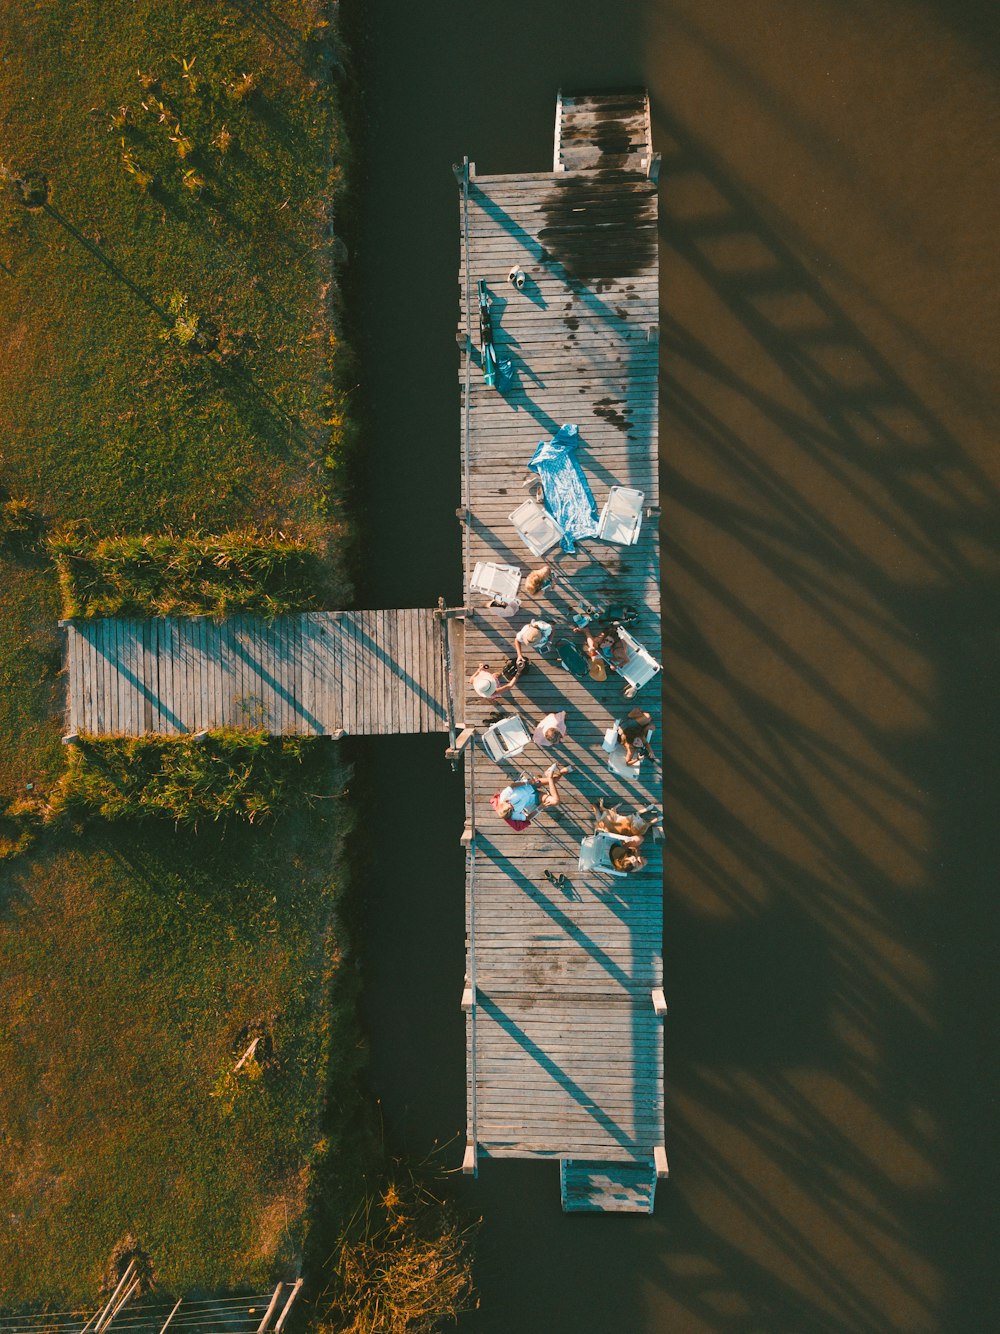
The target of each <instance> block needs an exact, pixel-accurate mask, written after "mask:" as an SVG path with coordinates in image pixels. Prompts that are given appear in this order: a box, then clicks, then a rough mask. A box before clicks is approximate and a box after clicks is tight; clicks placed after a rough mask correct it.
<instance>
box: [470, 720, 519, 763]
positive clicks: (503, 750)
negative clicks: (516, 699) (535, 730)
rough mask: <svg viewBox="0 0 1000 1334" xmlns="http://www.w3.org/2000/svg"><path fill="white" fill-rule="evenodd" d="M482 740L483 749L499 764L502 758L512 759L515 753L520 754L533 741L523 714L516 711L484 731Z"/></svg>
mask: <svg viewBox="0 0 1000 1334" xmlns="http://www.w3.org/2000/svg"><path fill="white" fill-rule="evenodd" d="M481 740H482V743H483V750H485V751H486V754H487V755H488V756H489V757H490V759H491V760H493V761H494V763H496V764H499V763H500V762H501V761H502V760H512V759H513V758H514V756H515V755H520V753H521V751H522V750H524V748H525V746H527V745H528V743H529V742H530V741H531V733H530V732H529V731H528V729H527V728H526V727H525V725H524V722H523V721H522V719H521V715H520V714H519V713H515V714H512V715H511V716H510V717H509V718H501V719H500V721H499V722H497V723H493V725H492V726H491V727H488V728H487V729H486V731H485V732H484V733H483V735H482V738H481Z"/></svg>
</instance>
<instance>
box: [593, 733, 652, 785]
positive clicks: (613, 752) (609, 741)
mask: <svg viewBox="0 0 1000 1334" xmlns="http://www.w3.org/2000/svg"><path fill="white" fill-rule="evenodd" d="M621 725H622V720H621V719H620V718H616V719H615V721H614V722H613V723H612V724H611V726H610V727H609V728H608V730H607V731H606V732H605V733H604V740H603V741H602V742H601V749H602V750H603V751H604V752H605V754H606V755H607V757H608V768H609V769H610V770H611V772H612V773H613V774H615V775H617V777H619V778H624V779H625V780H626V781H632V782H634V781H635V779H637V778H638V777H639V768H640V765H641V764H642V761H641V760H640V761H639V764H628V763H627V762H626V759H625V747H624V746H623V745H622V743H621V741H620V740H619V738H618V729H619V727H621Z"/></svg>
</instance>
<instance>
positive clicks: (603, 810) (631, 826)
mask: <svg viewBox="0 0 1000 1334" xmlns="http://www.w3.org/2000/svg"><path fill="white" fill-rule="evenodd" d="M592 810H593V812H594V817H595V820H594V830H595V832H597V831H599V830H603V832H604V833H607V834H616V835H617V836H618V837H624V838H628V839H631V840H633V841H634V842H635V844H636V845H638V844H639V843H641V842H642V840H643V839H644V838H645V837H646V835H647V834H648V833H649V832H650V830H652V831H653V837H654V838H656V836H657V832H658V831H659V830H660V819H661V817H660V809H659V807H658V806H644V807H643V808H642V810H641V811H636V813H635V814H634V815H622V813H621V811H619V809H618V807H617V806H605V804H604V798H603V797H601V798H600V800H599V801H598V802H596V803H595V804H594V805H593V807H592Z"/></svg>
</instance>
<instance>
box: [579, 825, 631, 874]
mask: <svg viewBox="0 0 1000 1334" xmlns="http://www.w3.org/2000/svg"><path fill="white" fill-rule="evenodd" d="M628 841H629V840H628V838H627V837H626V836H625V835H624V834H609V833H607V831H606V830H603V829H599V830H598V831H597V833H596V834H588V835H587V837H586V838H582V839H581V840H580V863H579V869H580V870H581V871H598V872H599V873H600V874H601V875H618V876H624V875H628V871H619V870H618V869H617V868H616V867H615V865H614V864H613V863H612V861H611V847H612V844H614V843H627V842H628Z"/></svg>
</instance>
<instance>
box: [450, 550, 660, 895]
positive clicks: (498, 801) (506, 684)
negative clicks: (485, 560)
mask: <svg viewBox="0 0 1000 1334" xmlns="http://www.w3.org/2000/svg"><path fill="white" fill-rule="evenodd" d="M551 580H552V572H551V569H550V567H549V566H542V567H541V569H540V570H534V571H532V572H531V573H530V574H529V575H528V576H527V577H526V578H525V581H524V585H523V587H524V591H525V592H526V593H527V594H528V596H529V597H537V596H538V594H539V593H540V592H541V591H542V590H543V589H544V588H546V587H547V586H548V584H549V583H550V582H551ZM491 605H492V606H493V608H494V609H495V610H496V611H498V612H499V614H500V615H502V616H504V617H512V616H514V615H515V614H516V613H517V612H518V611H519V610H520V605H521V604H520V601H519V600H515V601H501V600H496V601H494V603H493V604H491ZM632 615H634V612H632ZM552 630H553V627H552V625H551V624H550V623H549V622H548V621H545V620H542V619H540V618H533V619H531V620H529V621H528V622H527V623H526V624H525V625H523V626H522V627H521V628H520V630H518V631H517V633H516V634H515V635H514V640H513V648H514V654H513V656H512V657H510V658H508V659H507V660H506V661H505V662H504V663H503V665H502V666H501V667H500V668H499V669H498V670H494V669H493V668H492V667H491V666H490V665H489V664H488V663H485V662H481V663H479V665H478V666H477V667H476V669H475V671H474V672H473V673H472V675H471V676H470V678H469V685H470V687H471V688H472V690H473V691H474V692H475V693H476V694H477V695H479V696H480V697H481V698H483V699H492V698H495V697H496V696H498V695H502V694H505V693H506V692H508V691H510V690H512V689H513V688H514V686H515V685H516V684H517V682H518V681H519V680H520V678H521V676H522V675H523V674H524V672H525V671H526V670H527V668H528V651H529V650H532V651H534V652H536V653H542V654H544V653H545V652H546V651H547V650H548V648H549V646H550V642H551V639H552ZM584 653H585V654H586V655H587V657H588V658H589V659H590V660H591V675H592V676H593V677H595V678H596V679H599V680H603V679H604V678H605V675H606V669H607V667H611V668H612V669H615V668H617V667H618V666H620V665H621V663H623V662H624V661H625V660H626V658H627V648H626V646H625V644H624V643H623V641H622V640H621V638H620V636H619V635H618V631H617V628H616V627H615V626H614V625H603V624H601V623H600V622H598V623H595V624H593V625H589V626H587V627H586V629H585V631H584ZM653 730H654V724H653V716H652V714H650V713H649V712H647V710H645V709H632V710H631V711H630V712H629V713H628V715H627V717H626V718H625V719H624V720H623V721H621V722H619V723H617V724H616V729H615V731H616V735H615V738H614V739H615V742H616V744H617V746H618V747H620V750H621V753H622V754H623V756H624V764H625V765H627V766H628V767H630V768H637V767H638V766H639V764H640V763H641V762H642V760H644V759H648V760H649V761H650V762H651V763H658V761H657V759H656V756H655V754H654V752H653V747H652V736H653ZM566 732H567V728H566V710H565V709H563V710H560V711H559V712H553V713H549V714H547V715H546V716H545V717H544V718H542V719H541V720H540V722H539V723H538V724H537V726H536V727H535V729H534V732H533V733H532V738H531V739H532V741H533V742H534V744H535V745H537V746H540V747H542V748H543V749H545V748H548V747H551V746H554V745H556V744H557V743H558V742H560V741H562V740H564V739H565V737H566ZM605 748H607V743H606V744H605ZM570 772H571V768H570V766H569V765H560V764H550V765H549V766H548V768H547V769H546V770H545V772H544V773H543V774H542V775H541V778H540V779H538V780H537V781H536V780H533V779H531V778H529V777H528V776H527V775H522V776H521V778H520V779H519V780H518V781H517V782H516V783H510V784H508V785H507V786H506V787H504V788H502V789H501V790H500V791H499V792H496V793H494V795H493V796H492V797H491V799H490V804H491V806H492V807H493V809H494V810H495V811H496V813H497V814H498V815H499V816H500V818H501V819H502V820H504V821H505V822H506V823H507V824H508V825H509V826H510V827H511V828H512V829H516V830H524V829H527V828H528V827H529V825H530V824H531V822H532V820H533V818H534V817H535V816H536V815H537V814H538V813H539V812H541V811H543V810H547V809H552V808H553V807H555V806H558V805H559V804H560V801H561V795H560V791H559V782H560V780H561V779H562V778H564V777H565V776H566V774H568V773H570ZM593 810H594V815H595V832H604V833H609V834H613V835H614V836H615V840H614V842H613V843H612V844H611V845H610V849H609V854H608V855H609V859H610V862H611V865H612V866H613V868H614V869H615V870H617V871H622V872H626V873H628V872H632V871H638V870H641V869H642V867H644V866H645V865H646V858H645V857H644V856H643V854H642V853H641V852H640V850H639V849H640V845H641V843H642V841H643V839H644V838H645V837H646V836H647V835H648V834H649V833H650V831H651V830H655V829H656V828H658V823H659V816H658V812H657V811H656V810H655V809H654V808H652V807H647V808H645V809H644V810H641V811H638V812H636V814H634V815H622V814H621V813H620V812H619V811H618V810H617V809H616V808H605V806H604V804H603V799H602V801H601V803H600V804H599V805H597V806H594V807H593Z"/></svg>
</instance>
